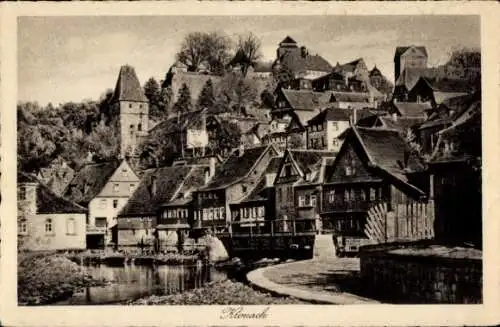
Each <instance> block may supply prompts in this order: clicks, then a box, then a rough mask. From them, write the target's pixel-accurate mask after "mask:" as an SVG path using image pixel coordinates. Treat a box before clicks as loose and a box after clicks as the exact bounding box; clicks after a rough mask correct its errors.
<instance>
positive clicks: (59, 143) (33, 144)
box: [17, 96, 119, 172]
mask: <svg viewBox="0 0 500 327" xmlns="http://www.w3.org/2000/svg"><path fill="white" fill-rule="evenodd" d="M107 98H108V96H103V97H102V99H101V101H100V102H99V103H98V102H92V101H84V102H82V103H73V102H69V103H64V104H62V105H60V106H58V107H54V106H52V105H51V104H49V105H47V106H46V107H40V106H39V105H38V104H36V103H22V102H21V103H19V104H18V106H17V116H18V134H17V144H18V152H17V154H18V169H20V170H23V171H26V172H36V171H37V170H38V169H39V168H41V167H45V166H47V165H48V164H49V163H50V162H52V161H53V160H54V159H56V158H63V159H65V160H66V161H67V162H68V163H69V164H70V165H71V166H72V167H73V168H76V169H78V168H79V167H80V166H81V165H82V164H83V163H84V162H85V160H86V158H87V155H88V152H89V151H94V152H95V154H96V157H97V158H98V159H100V160H104V159H109V158H112V157H114V156H115V155H116V154H117V151H118V143H119V137H118V135H117V126H116V124H115V123H113V122H112V121H109V124H106V121H107V118H106V115H107V114H106V113H105V112H102V111H101V110H108V109H109V108H110V107H109V106H107V105H105V103H106V99H107ZM101 108H102V109H101Z"/></svg>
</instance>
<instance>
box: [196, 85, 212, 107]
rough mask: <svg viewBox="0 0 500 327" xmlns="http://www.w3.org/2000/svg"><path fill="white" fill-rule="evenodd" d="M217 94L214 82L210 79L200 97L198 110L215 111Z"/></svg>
mask: <svg viewBox="0 0 500 327" xmlns="http://www.w3.org/2000/svg"><path fill="white" fill-rule="evenodd" d="M215 102H216V100H215V93H214V85H213V83H212V80H211V79H209V80H208V81H207V82H206V83H205V85H204V86H203V88H202V89H201V92H200V96H199V97H198V103H197V105H196V106H197V108H198V109H204V108H207V109H209V110H213V108H214V107H215Z"/></svg>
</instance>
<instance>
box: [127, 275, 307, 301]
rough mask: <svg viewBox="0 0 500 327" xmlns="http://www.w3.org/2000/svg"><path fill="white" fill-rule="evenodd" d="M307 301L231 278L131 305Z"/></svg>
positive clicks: (154, 296)
mask: <svg viewBox="0 0 500 327" xmlns="http://www.w3.org/2000/svg"><path fill="white" fill-rule="evenodd" d="M305 303H307V302H304V301H301V300H299V299H295V298H291V297H273V296H272V295H270V294H268V293H264V292H259V291H256V290H254V289H253V288H251V287H250V286H247V285H244V284H243V283H240V282H234V281H230V280H226V281H221V282H215V283H212V284H209V285H207V286H204V287H202V288H197V289H194V290H192V291H188V292H184V293H180V294H173V295H166V296H156V295H153V296H150V297H147V298H144V299H140V300H136V301H131V302H129V303H128V304H131V305H157V304H174V305H175V304H178V305H204V304H206V305H210V304H211V305H238V304H239V305H251V304H256V305H269V304H305Z"/></svg>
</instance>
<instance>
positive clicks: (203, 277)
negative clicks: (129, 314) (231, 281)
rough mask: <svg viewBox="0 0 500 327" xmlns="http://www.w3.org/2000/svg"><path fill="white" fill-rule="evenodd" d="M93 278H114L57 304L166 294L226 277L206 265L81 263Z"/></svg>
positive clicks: (96, 301)
mask: <svg viewBox="0 0 500 327" xmlns="http://www.w3.org/2000/svg"><path fill="white" fill-rule="evenodd" d="M85 269H87V271H88V272H89V273H90V274H91V275H92V276H93V277H95V278H105V279H106V280H111V281H114V283H113V284H111V285H108V286H105V287H89V288H87V289H85V290H84V291H83V292H80V293H75V294H74V295H73V296H72V297H71V298H70V299H68V300H66V301H62V302H58V303H57V304H59V305H77V304H83V305H85V304H106V303H108V304H111V303H117V302H121V301H126V300H133V299H137V298H140V297H143V296H147V295H153V294H154V295H168V294H175V293H180V292H183V291H186V290H190V289H193V288H198V287H201V286H203V285H204V284H206V283H208V282H211V281H219V280H224V279H226V278H227V275H226V273H224V272H223V271H220V270H217V269H215V268H213V267H207V266H165V265H162V266H136V265H126V266H121V267H112V266H106V265H101V266H89V267H85Z"/></svg>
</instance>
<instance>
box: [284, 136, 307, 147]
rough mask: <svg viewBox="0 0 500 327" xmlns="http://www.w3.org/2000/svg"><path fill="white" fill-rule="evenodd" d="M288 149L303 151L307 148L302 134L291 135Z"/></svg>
mask: <svg viewBox="0 0 500 327" xmlns="http://www.w3.org/2000/svg"><path fill="white" fill-rule="evenodd" d="M288 147H289V148H290V149H303V148H305V144H304V139H303V138H302V136H301V135H300V134H297V133H293V134H291V135H290V139H289V141H288Z"/></svg>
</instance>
